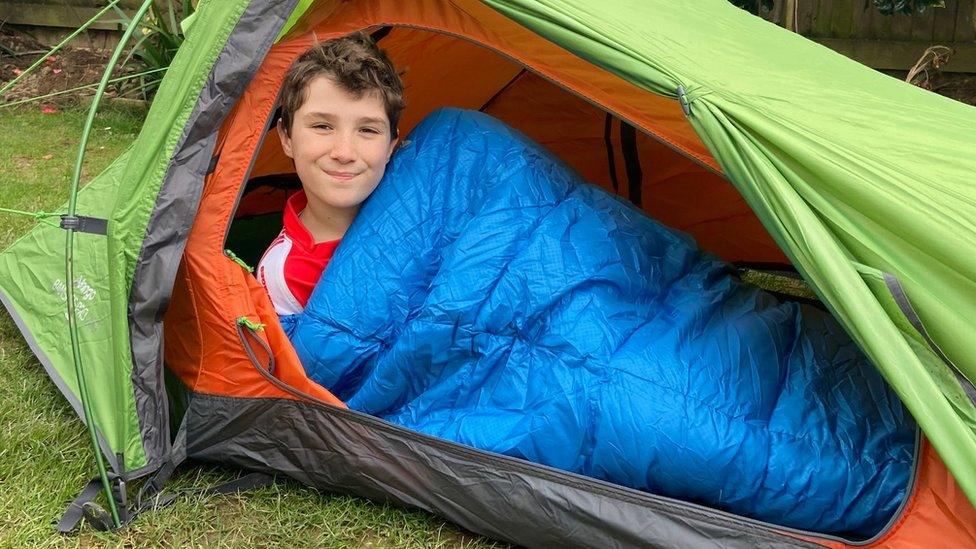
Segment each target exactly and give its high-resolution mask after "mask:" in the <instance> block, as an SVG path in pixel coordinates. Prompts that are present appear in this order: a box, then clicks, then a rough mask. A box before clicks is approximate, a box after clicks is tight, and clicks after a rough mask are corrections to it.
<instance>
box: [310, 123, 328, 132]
mask: <svg viewBox="0 0 976 549" xmlns="http://www.w3.org/2000/svg"><path fill="white" fill-rule="evenodd" d="M312 128H314V129H316V130H331V129H332V126H330V125H328V124H322V123H319V124H312Z"/></svg>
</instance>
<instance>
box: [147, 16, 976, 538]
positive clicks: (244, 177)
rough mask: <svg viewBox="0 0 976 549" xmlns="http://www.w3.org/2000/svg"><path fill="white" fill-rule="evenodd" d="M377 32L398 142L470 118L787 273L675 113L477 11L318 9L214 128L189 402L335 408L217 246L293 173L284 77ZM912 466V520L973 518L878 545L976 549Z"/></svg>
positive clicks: (201, 227) (176, 307)
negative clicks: (200, 396) (392, 82)
mask: <svg viewBox="0 0 976 549" xmlns="http://www.w3.org/2000/svg"><path fill="white" fill-rule="evenodd" d="M385 26H392V27H394V28H393V29H392V31H390V32H389V33H388V34H387V35H385V36H384V37H383V38H382V41H381V42H380V45H381V47H383V48H384V49H385V50H386V51H387V52H388V54H389V55H390V57H391V58H392V59H393V61H394V63H395V64H396V65H397V67H398V68H400V69H401V70H402V71H403V77H404V81H405V84H406V103H407V109H406V111H405V113H404V116H403V118H402V120H401V125H400V131H401V135H405V134H406V133H407V132H409V130H410V129H411V128H412V127H413V126H414V125H415V124H416V123H417V122H418V121H419V120H420V119H421V118H423V117H424V116H425V115H426V114H428V113H429V112H430V111H432V110H434V109H436V108H438V107H441V106H448V105H450V106H457V107H463V108H469V109H479V110H482V111H484V112H487V113H489V114H491V115H493V116H495V117H497V118H500V119H501V120H503V121H505V122H506V123H508V124H509V125H511V126H513V127H515V128H518V129H519V130H521V131H522V132H524V133H525V134H527V135H528V136H529V137H531V138H532V139H534V140H535V141H537V142H539V143H541V144H542V145H544V146H545V147H547V148H548V149H549V150H551V151H552V152H553V153H555V154H556V155H557V156H559V157H560V158H562V159H563V160H564V161H566V162H567V163H569V164H570V165H572V166H573V167H574V168H575V169H576V170H577V171H578V172H580V173H581V174H582V175H583V176H584V177H585V178H586V179H587V180H589V181H591V182H593V183H595V184H597V185H600V186H602V187H604V188H605V189H607V190H609V191H610V192H614V193H616V194H618V195H620V196H621V197H624V198H631V199H634V198H636V197H639V199H638V200H639V206H640V207H641V208H642V209H643V210H644V211H645V212H647V213H648V214H649V215H651V216H652V217H654V218H656V219H658V220H660V221H661V222H663V223H664V224H666V225H669V226H671V227H674V228H677V229H680V230H683V231H686V232H689V233H690V234H692V235H693V236H694V237H695V238H696V239H697V240H698V242H699V244H700V245H701V246H702V247H703V248H704V249H706V250H709V251H712V252H714V253H716V254H718V255H719V256H721V257H723V258H724V259H726V260H729V261H737V260H745V261H754V262H777V263H785V262H786V259H785V257H784V255H783V254H782V252H781V251H780V250H779V249H778V248H777V247H776V245H775V244H774V243H773V241H772V239H771V238H770V237H769V235H768V234H767V233H766V231H765V230H764V229H763V227H762V226H761V224H760V223H759V221H758V219H757V218H756V216H755V215H754V214H753V213H752V211H751V210H750V209H749V207H748V206H747V205H746V204H745V202H744V201H743V200H742V198H741V197H740V196H739V194H738V193H737V192H736V190H735V189H734V187H733V186H732V185H731V184H729V183H728V182H727V181H726V180H725V179H724V178H723V177H722V175H721V171H720V169H719V167H718V164H717V163H716V161H715V160H714V158H712V157H711V155H710V154H709V153H708V151H707V150H706V149H705V147H704V145H703V144H702V143H701V141H700V140H699V139H698V137H697V136H696V135H695V133H694V131H693V129H692V128H691V126H690V125H689V124H688V122H687V121H686V120H685V118H684V116H683V114H682V112H681V110H680V107H679V105H678V103H677V102H676V101H674V100H671V99H667V98H662V97H657V96H654V95H652V94H649V93H647V92H645V91H643V90H640V89H639V88H637V87H635V86H633V85H632V84H629V83H627V82H625V81H623V80H622V79H620V78H618V77H616V76H614V75H612V74H610V73H607V72H606V71H603V70H601V69H598V68H596V67H594V66H592V65H590V64H588V63H586V62H584V61H582V60H580V59H578V58H575V57H573V56H572V55H570V54H568V53H567V52H565V51H564V50H562V49H560V48H558V47H557V46H554V45H553V44H551V43H549V42H546V41H545V40H543V39H541V38H539V37H538V36H536V35H534V34H532V33H530V32H528V31H526V30H524V29H522V28H521V27H518V26H517V25H515V24H514V23H513V22H511V21H509V20H507V19H505V18H504V17H502V16H500V15H499V14H497V13H495V12H493V11H491V10H490V9H488V8H486V7H484V6H483V5H481V4H480V3H477V2H473V1H455V2H434V1H433V0H418V1H416V2H396V3H393V2H370V1H366V2H355V3H351V2H331V3H326V2H323V3H319V4H318V5H317V7H316V8H313V10H312V11H311V12H309V13H308V14H306V17H305V18H304V20H303V22H300V24H299V25H298V26H297V27H296V30H295V31H294V32H293V33H292V36H290V37H289V38H287V39H286V40H284V41H282V42H281V43H279V44H277V45H276V46H274V47H273V48H272V50H271V52H270V53H269V55H268V56H267V58H266V59H265V61H264V62H263V64H262V66H261V67H260V69H259V71H258V73H257V74H256V75H255V77H254V79H253V80H252V82H251V83H250V85H249V87H248V88H247V90H246V91H245V93H244V94H243V96H242V98H241V99H240V101H239V102H238V104H237V105H236V107H235V108H234V110H233V111H232V113H231V114H230V115H229V116H228V118H227V119H226V120H225V121H224V123H223V126H222V128H221V132H220V136H219V138H218V144H217V148H216V150H215V153H214V154H215V156H217V157H218V161H217V163H216V166H215V168H214V170H213V172H212V173H211V174H209V175H208V176H207V178H206V181H205V186H204V191H203V196H202V199H201V204H200V208H199V212H198V216H197V221H196V223H195V224H194V226H193V228H192V229H191V232H190V234H189V237H188V241H187V245H186V250H185V253H184V257H183V261H182V263H181V266H180V269H179V273H178V275H177V281H176V284H175V287H174V289H173V297H172V301H171V304H170V307H169V309H168V312H167V313H166V317H165V319H164V329H165V345H166V347H165V360H166V364H167V367H169V368H170V370H171V371H172V372H173V373H175V374H176V375H177V376H178V377H179V378H180V379H181V380H182V381H183V383H184V384H185V385H187V387H189V388H190V389H191V390H193V391H195V392H197V393H205V394H218V395H226V396H237V397H278V398H292V399H297V398H306V399H308V398H311V399H315V400H318V401H320V402H324V403H326V404H332V405H337V406H342V405H343V404H342V403H341V402H340V401H339V400H338V399H337V398H335V397H334V396H333V395H332V394H331V393H329V391H328V390H327V389H326V388H323V387H321V386H318V385H317V384H315V383H314V382H312V381H310V380H309V379H308V378H307V377H306V376H305V374H304V370H303V369H302V366H301V364H300V363H299V362H298V359H297V356H296V355H295V352H294V350H293V349H292V348H291V345H290V344H289V343H288V341H287V337H286V336H285V334H284V332H283V330H282V329H281V326H280V324H279V323H278V321H277V316H276V315H275V313H274V309H273V307H272V305H271V303H270V300H269V299H268V297H267V295H266V294H265V293H264V291H263V290H262V289H261V287H260V286H259V285H258V283H257V281H256V280H255V279H254V277H253V276H252V275H251V274H249V273H248V272H246V271H245V270H244V269H243V268H242V267H241V266H240V265H238V264H237V263H235V262H234V261H233V260H231V259H230V258H229V257H228V256H226V255H225V253H224V244H225V241H226V238H227V234H228V232H229V231H230V230H232V227H231V225H232V223H233V219H234V215H235V212H237V210H238V204H239V200H240V195H241V193H242V189H243V187H244V185H245V184H246V183H247V181H248V180H251V179H254V178H257V177H262V176H268V175H276V174H289V173H292V172H293V171H294V170H293V166H292V164H291V161H290V159H288V158H287V157H285V156H284V154H283V153H282V151H281V148H280V143H279V142H278V139H277V135H276V132H273V131H271V132H268V131H267V125H268V121H269V120H270V119H271V117H272V113H273V112H274V109H275V107H276V105H275V102H276V99H277V95H278V90H279V88H280V85H281V81H282V79H283V77H284V73H285V71H286V69H287V67H288V66H289V65H290V64H291V62H292V61H293V60H294V59H295V58H296V57H297V56H298V55H299V54H301V53H302V52H303V51H305V50H306V49H307V48H308V47H310V46H311V45H312V44H314V43H315V42H316V41H324V40H328V39H330V38H332V37H335V36H340V35H344V34H347V33H350V32H355V31H358V30H363V29H366V30H376V29H379V28H381V27H385ZM608 113H609V114H608ZM624 121H626V122H624ZM631 128H635V130H636V131H631ZM628 134H629V135H628ZM635 159H636V166H637V167H638V169H639V177H637V176H636V173H635V171H634V166H635ZM611 167H612V168H611ZM632 186H639V188H632ZM241 208H242V211H243V210H244V209H246V210H247V211H248V213H255V212H258V211H276V210H280V208H281V204H280V202H279V203H275V202H274V201H267V200H260V199H259V200H256V201H253V203H247V201H246V200H245V203H244V204H243V205H241ZM241 317H245V318H247V319H249V320H250V321H252V322H258V323H262V324H264V325H265V327H264V329H263V330H257V331H253V332H251V335H250V337H258V338H260V339H261V340H262V341H263V342H264V343H265V344H266V345H267V348H268V349H271V350H272V353H273V355H274V356H273V358H274V365H275V369H274V376H275V378H277V380H280V381H281V382H283V383H284V385H286V386H288V387H289V388H291V390H286V389H285V388H282V386H281V384H280V383H272V382H271V381H269V375H268V373H267V372H264V373H262V371H261V368H262V367H263V366H262V365H267V364H269V363H270V362H271V357H269V356H267V353H266V352H263V351H262V349H263V348H264V347H263V346H261V345H257V346H255V345H253V344H251V345H248V344H247V342H246V341H245V339H246V338H245V337H244V336H243V335H242V334H244V330H238V326H237V319H239V318H241ZM248 349H250V350H251V353H252V354H253V355H255V358H256V359H257V360H252V357H251V356H249V355H248ZM255 349H257V351H255ZM921 467H922V468H921V472H920V475H921V476H920V477H919V478H920V482H919V486H918V488H917V490H916V492H915V494H914V495H913V497H912V500H911V501H912V503H911V504H910V505H912V506H913V508H916V509H922V508H923V507H928V508H940V509H943V510H945V509H946V508H948V509H963V510H966V512H969V511H972V513H969V515H967V516H965V517H953V516H951V515H949V514H946V515H938V516H935V515H932V514H930V513H928V512H927V511H924V510H919V511H918V512H917V513H916V512H910V513H905V514H904V515H903V517H902V519H901V522H900V523H899V526H898V527H897V528H896V529H893V530H892V532H889V534H887V535H886V536H885V538H883V539H882V540H879V542H878V543H879V544H880V545H879V546H885V545H884V544H883V543H882V542H885V543H887V542H890V541H893V540H896V539H898V540H904V539H906V538H903V537H901V536H904V535H906V534H897V533H896V532H897V531H904V532H908V531H911V532H915V533H914V534H912V538H911V539H926V538H925V536H926V535H935V534H934V533H935V532H938V533H939V535H943V534H945V533H947V532H950V531H951V532H954V534H953V535H957V538H958V540H965V541H968V542H974V541H976V532H974V530H973V528H974V527H973V526H972V525H974V524H976V511H973V509H972V507H971V506H969V505H963V502H965V497H964V496H963V495H962V492H961V491H960V490H959V488H958V486H957V485H955V482H954V481H953V480H952V477H951V476H949V475H948V473H947V472H946V471H945V467H944V465H943V464H942V463H941V461H940V460H939V459H938V457H937V456H935V454H934V452H933V451H932V450H931V448H930V447H929V446H928V445H927V444H926V445H925V448H924V453H923V463H922V466H921ZM922 499H926V502H925V503H915V502H918V501H920V500H922ZM929 500H931V501H929ZM947 521H948V523H947ZM916 535H918V536H921V537H914V536H916ZM886 540H887V541H886ZM818 542H820V543H824V540H818ZM835 546H838V547H840V546H843V544H836V545H835Z"/></svg>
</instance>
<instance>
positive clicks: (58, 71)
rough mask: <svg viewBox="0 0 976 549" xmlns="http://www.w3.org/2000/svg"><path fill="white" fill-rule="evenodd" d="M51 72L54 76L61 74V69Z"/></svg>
mask: <svg viewBox="0 0 976 549" xmlns="http://www.w3.org/2000/svg"><path fill="white" fill-rule="evenodd" d="M51 72H52V73H54V74H61V69H53V70H52V71H51Z"/></svg>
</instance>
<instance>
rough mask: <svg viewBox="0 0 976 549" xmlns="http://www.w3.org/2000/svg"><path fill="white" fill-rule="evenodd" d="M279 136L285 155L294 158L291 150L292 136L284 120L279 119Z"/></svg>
mask: <svg viewBox="0 0 976 549" xmlns="http://www.w3.org/2000/svg"><path fill="white" fill-rule="evenodd" d="M276 127H277V129H278V138H279V139H280V140H281V149H282V150H283V151H285V155H286V156H287V157H288V158H294V156H293V155H292V152H291V137H290V136H289V135H288V130H286V129H285V124H284V122H282V120H281V119H280V118H279V119H278V125H277V126H276Z"/></svg>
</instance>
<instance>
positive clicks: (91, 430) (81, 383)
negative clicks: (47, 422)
mask: <svg viewBox="0 0 976 549" xmlns="http://www.w3.org/2000/svg"><path fill="white" fill-rule="evenodd" d="M152 2H153V0H145V1H144V2H143V4H142V7H140V8H139V11H138V12H136V14H135V15H134V16H133V17H132V20H131V21H130V23H129V26H128V28H126V29H125V34H123V35H122V39H121V40H119V45H118V46H117V47H116V48H115V51H114V52H113V53H112V57H111V59H110V60H109V62H108V66H107V67H105V73H104V74H103V75H102V80H101V82H99V84H98V90H97V91H96V92H95V97H94V98H93V99H92V104H91V108H90V109H89V110H88V119H87V120H86V121H85V128H84V130H83V131H82V133H81V142H80V143H79V144H78V156H77V158H76V159H75V170H74V175H72V177H71V189H70V194H69V195H68V213H67V214H66V215H65V216H64V217H63V218H62V222H61V226H62V227H63V228H64V229H65V230H66V231H67V237H66V238H65V252H64V259H65V268H64V270H65V278H66V279H67V280H66V282H65V285H66V286H67V292H66V293H67V306H68V332H69V333H70V334H71V355H72V358H73V359H74V363H75V375H76V376H77V379H78V393H79V397H80V399H81V406H82V412H83V413H84V416H85V417H84V418H82V419H84V421H85V424H86V425H87V426H88V436H89V438H90V439H91V445H92V451H93V452H94V454H95V463H96V464H97V466H98V476H99V477H101V479H102V488H103V489H104V490H105V497H106V499H108V506H109V510H110V511H111V513H112V522H113V523H114V524H115V527H116V528H120V527H121V526H122V522H121V521H120V520H119V510H118V506H117V505H116V503H115V496H114V495H113V494H112V486H111V483H110V482H109V479H108V473H107V472H106V470H105V458H104V457H103V456H102V451H101V449H100V448H99V446H98V438H97V435H96V433H95V420H94V417H93V416H92V411H91V397H90V396H89V394H88V386H87V384H86V383H85V369H84V368H83V367H82V364H81V347H80V345H79V343H78V321H77V318H76V317H75V299H74V290H75V282H74V279H75V276H74V264H73V258H74V237H75V225H74V224H73V222H76V221H77V218H76V217H75V210H76V207H77V202H78V184H79V182H80V180H81V167H82V163H83V162H84V159H85V147H86V145H87V144H88V136H89V135H90V134H91V130H92V126H93V124H94V122H95V112H96V111H97V110H98V104H99V102H100V101H101V99H102V95H103V94H104V93H105V88H106V87H107V86H108V81H109V76H111V74H112V71H113V70H114V69H115V65H116V63H118V61H119V57H121V56H122V51H123V50H124V49H125V44H126V43H127V42H128V41H129V38H131V37H132V33H133V32H134V31H135V30H136V27H138V26H139V22H140V21H142V17H143V16H144V15H145V14H146V11H147V10H148V9H149V6H150V5H152Z"/></svg>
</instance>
